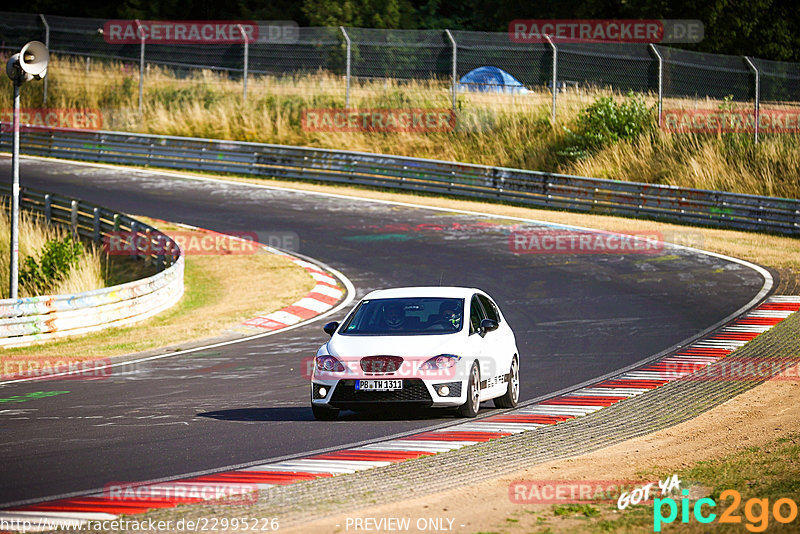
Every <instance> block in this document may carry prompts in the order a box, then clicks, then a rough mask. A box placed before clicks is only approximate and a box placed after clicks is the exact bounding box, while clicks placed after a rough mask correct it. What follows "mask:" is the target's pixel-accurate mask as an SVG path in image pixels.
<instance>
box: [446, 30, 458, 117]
mask: <svg viewBox="0 0 800 534" xmlns="http://www.w3.org/2000/svg"><path fill="white" fill-rule="evenodd" d="M444 32H445V33H446V34H447V38H448V39H450V44H452V45H453V82H452V83H453V116H454V117H455V114H456V91H457V90H458V86H457V85H456V83H457V82H456V77H457V76H458V46H457V45H456V40H455V39H454V38H453V34H452V33H450V30H445V31H444Z"/></svg>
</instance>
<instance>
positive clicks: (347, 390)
mask: <svg viewBox="0 0 800 534" xmlns="http://www.w3.org/2000/svg"><path fill="white" fill-rule="evenodd" d="M382 402H390V403H391V402H397V403H403V402H406V403H413V404H421V405H431V404H433V399H431V395H430V393H428V388H427V387H425V384H424V383H423V381H422V380H420V379H419V378H408V379H404V380H403V389H400V390H397V391H356V381H355V380H340V381H339V383H338V384H337V386H336V388H335V389H334V390H333V396H332V397H331V400H330V403H331V404H333V405H344V404H354V405H358V404H371V403H382Z"/></svg>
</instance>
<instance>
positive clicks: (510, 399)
mask: <svg viewBox="0 0 800 534" xmlns="http://www.w3.org/2000/svg"><path fill="white" fill-rule="evenodd" d="M518 401H519V360H518V359H517V356H516V355H515V356H514V357H513V358H511V368H510V369H509V371H508V388H507V389H506V392H505V394H504V395H503V396H502V397H497V398H496V399H494V405H495V406H497V407H498V408H516V406H517V402H518Z"/></svg>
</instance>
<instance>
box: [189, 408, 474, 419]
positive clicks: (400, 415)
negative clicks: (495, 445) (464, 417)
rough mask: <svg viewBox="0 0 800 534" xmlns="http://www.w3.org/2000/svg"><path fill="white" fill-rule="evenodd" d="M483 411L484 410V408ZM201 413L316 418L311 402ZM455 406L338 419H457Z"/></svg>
mask: <svg viewBox="0 0 800 534" xmlns="http://www.w3.org/2000/svg"><path fill="white" fill-rule="evenodd" d="M482 411H483V410H482ZM197 417H207V418H209V419H217V420H219V421H239V422H252V421H298V422H299V421H314V415H313V414H312V413H311V407H310V406H279V407H274V408H232V409H229V410H215V411H213V412H200V413H198V414H197ZM457 418H459V417H458V414H457V413H456V411H455V410H442V409H425V408H416V409H402V410H401V409H395V410H392V409H380V410H370V411H364V412H351V411H346V410H342V412H341V413H340V415H339V418H338V419H337V420H338V421H422V420H430V421H448V420H451V419H457Z"/></svg>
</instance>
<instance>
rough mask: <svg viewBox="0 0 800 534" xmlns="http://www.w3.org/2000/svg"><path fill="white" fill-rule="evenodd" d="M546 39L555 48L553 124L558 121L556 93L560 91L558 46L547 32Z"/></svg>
mask: <svg viewBox="0 0 800 534" xmlns="http://www.w3.org/2000/svg"><path fill="white" fill-rule="evenodd" d="M544 38H545V39H547V42H548V43H550V47H551V48H552V49H553V82H552V83H553V87H552V93H553V111H552V122H553V124H555V123H556V93H558V48H557V47H556V45H555V43H554V42H553V40H552V39H550V36H549V35H547V34H545V36H544Z"/></svg>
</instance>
